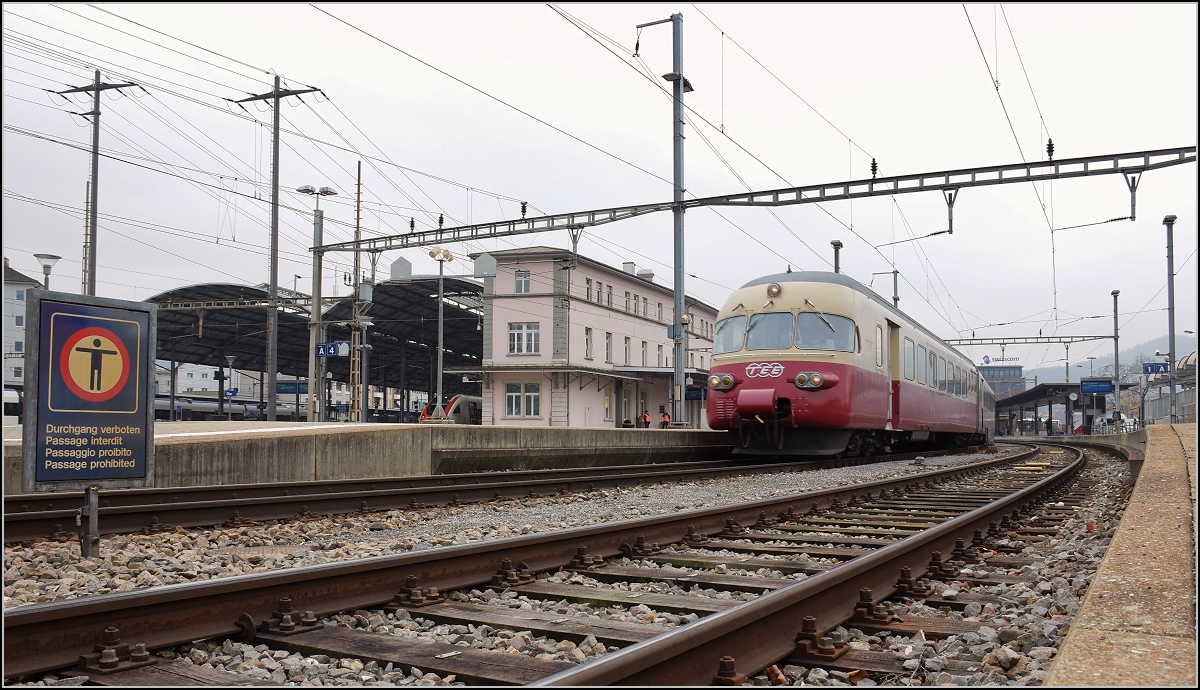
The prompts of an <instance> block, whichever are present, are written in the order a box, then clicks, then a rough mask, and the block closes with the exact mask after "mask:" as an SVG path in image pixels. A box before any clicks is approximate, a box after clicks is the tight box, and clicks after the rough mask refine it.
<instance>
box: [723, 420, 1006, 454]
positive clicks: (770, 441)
mask: <svg viewBox="0 0 1200 690" xmlns="http://www.w3.org/2000/svg"><path fill="white" fill-rule="evenodd" d="M729 433H730V435H731V436H732V437H733V452H734V454H735V455H770V456H820V457H836V458H858V457H872V456H875V455H879V454H883V453H907V452H919V451H923V450H946V449H953V448H966V447H968V446H973V445H983V444H985V443H986V442H987V440H988V439H987V438H986V437H985V435H984V434H979V433H958V432H932V431H883V430H878V429H795V428H791V427H785V426H783V425H781V424H779V423H778V422H776V420H771V419H767V420H764V421H760V420H758V419H752V420H742V423H741V424H740V425H739V426H738V428H737V429H732V430H730V432H729Z"/></svg>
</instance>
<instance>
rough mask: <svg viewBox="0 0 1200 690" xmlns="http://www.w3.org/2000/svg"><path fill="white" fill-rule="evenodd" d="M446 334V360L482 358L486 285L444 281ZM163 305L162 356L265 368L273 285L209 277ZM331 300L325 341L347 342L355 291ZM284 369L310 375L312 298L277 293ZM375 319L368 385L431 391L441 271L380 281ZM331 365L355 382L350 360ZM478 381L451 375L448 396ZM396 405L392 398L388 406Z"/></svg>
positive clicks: (163, 299) (163, 298)
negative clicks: (267, 287)
mask: <svg viewBox="0 0 1200 690" xmlns="http://www.w3.org/2000/svg"><path fill="white" fill-rule="evenodd" d="M445 281H446V306H445V329H446V330H445V335H446V338H445V341H446V354H445V358H446V362H447V366H454V367H475V368H477V367H478V366H479V365H480V364H481V358H482V355H483V338H482V335H483V334H482V332H481V331H480V323H481V319H482V300H481V298H480V295H481V294H482V292H483V286H482V285H480V284H479V283H476V282H474V281H471V280H467V279H462V278H446V279H445ZM146 301H148V302H154V303H156V304H158V305H159V310H158V343H157V349H158V352H157V356H158V358H159V359H163V360H170V359H172V358H173V359H175V360H176V361H179V362H188V363H192V364H202V365H208V366H212V367H214V368H216V367H224V366H228V363H227V362H226V360H225V356H226V355H232V356H234V357H235V358H236V359H235V360H234V367H235V368H237V369H241V370H248V371H262V370H263V368H264V366H265V364H266V345H267V339H266V338H267V332H266V329H267V314H266V306H267V305H268V304H269V302H270V299H269V295H268V294H267V291H266V290H264V289H261V288H256V287H250V286H245V285H229V284H204V285H193V286H189V287H184V288H178V289H175V290H170V291H167V292H164V293H161V294H159V295H156V296H154V297H151V298H149V299H148V300H146ZM329 301H333V302H334V303H333V305H332V306H330V307H328V308H327V309H326V310H325V313H324V319H325V322H326V323H327V324H328V326H329V332H328V338H327V339H328V340H329V341H334V340H349V339H350V331H349V330H348V329H347V328H346V326H345V323H344V322H346V321H348V320H350V319H351V316H352V306H351V305H352V299H351V298H350V297H344V298H337V299H336V300H326V303H328V302H329ZM276 302H278V303H280V304H281V306H280V309H279V312H278V316H279V320H278V328H279V354H278V360H277V361H278V365H279V371H280V372H281V373H283V374H286V375H288V376H298V377H300V378H306V377H307V376H308V357H309V311H308V309H309V304H310V303H311V300H310V299H308V298H304V297H300V298H288V297H283V296H281V297H279V298H277V299H276ZM367 316H368V317H369V318H370V319H371V320H372V321H373V323H374V325H372V326H371V328H370V329H369V330H368V337H369V342H370V344H371V346H372V352H371V357H370V363H369V364H370V366H369V368H370V371H369V383H370V384H371V385H374V386H383V385H386V386H389V387H392V388H402V387H403V388H408V389H411V390H433V389H436V382H435V381H434V380H433V376H434V372H435V371H436V364H435V363H436V349H437V278H436V277H432V278H431V277H417V278H412V279H407V280H398V281H388V282H384V283H380V284H378V285H376V286H375V290H374V302H373V303H372V305H371V308H370V309H369V311H368V312H367ZM326 359H327V365H328V371H329V372H331V373H332V375H333V376H332V378H333V379H334V380H336V381H342V382H346V381H349V378H350V371H349V358H348V357H329V358H326ZM478 386H479V384H478V383H464V382H463V381H462V378H461V376H459V377H453V380H452V379H451V378H447V379H446V381H445V384H444V389H445V390H446V393H447V395H455V394H458V393H471V394H478V393H479V390H478ZM390 406H391V404H390V402H389V407H390Z"/></svg>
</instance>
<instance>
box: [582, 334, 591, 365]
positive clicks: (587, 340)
mask: <svg viewBox="0 0 1200 690" xmlns="http://www.w3.org/2000/svg"><path fill="white" fill-rule="evenodd" d="M583 356H584V357H586V358H588V359H591V358H592V329H590V328H585V329H583Z"/></svg>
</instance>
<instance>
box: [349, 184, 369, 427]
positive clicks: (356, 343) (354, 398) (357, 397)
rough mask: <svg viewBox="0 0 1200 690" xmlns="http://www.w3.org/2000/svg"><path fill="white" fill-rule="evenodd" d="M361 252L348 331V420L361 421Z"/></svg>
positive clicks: (358, 201)
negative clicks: (352, 320)
mask: <svg viewBox="0 0 1200 690" xmlns="http://www.w3.org/2000/svg"><path fill="white" fill-rule="evenodd" d="M360 242H362V161H359V162H358V183H357V192H356V196H355V202H354V244H355V245H356V246H357V245H358V244H359V243H360ZM361 257H362V254H361V253H359V252H354V278H353V279H352V283H353V285H354V296H353V297H354V298H353V300H352V301H351V303H350V304H351V306H352V309H351V314H352V315H353V317H354V322H353V323H352V324H351V331H350V421H352V422H361V421H363V418H362V415H363V410H364V409H365V406H364V404H363V398H364V397H365V393H364V390H365V385H364V383H363V381H364V378H363V370H362V366H363V350H364V349H365V348H366V345H367V338H366V335H367V333H366V331H365V330H364V329H363V328H362V326H361V324H360V322H359V317H360V316H361V314H360V313H359V308H360V305H359V297H361V295H362V286H361V281H360V280H359V273H361V272H362V258H361Z"/></svg>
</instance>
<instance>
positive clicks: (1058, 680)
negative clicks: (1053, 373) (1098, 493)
mask: <svg viewBox="0 0 1200 690" xmlns="http://www.w3.org/2000/svg"><path fill="white" fill-rule="evenodd" d="M1142 434H1144V441H1145V445H1144V446H1142V447H1144V448H1145V452H1144V460H1143V461H1142V462H1141V463H1140V465H1141V468H1140V472H1139V474H1138V475H1137V483H1136V485H1135V487H1134V490H1133V494H1132V496H1131V498H1130V502H1129V507H1128V508H1126V510H1125V514H1124V515H1123V516H1122V518H1121V524H1120V526H1119V527H1118V528H1117V532H1116V534H1115V535H1114V536H1113V540H1112V543H1111V544H1110V545H1109V547H1108V550H1107V551H1106V552H1105V554H1104V560H1103V561H1101V564H1100V570H1099V571H1098V572H1097V574H1096V578H1095V580H1093V582H1092V585H1091V588H1090V589H1089V590H1088V593H1087V596H1086V597H1085V598H1084V600H1083V605H1082V606H1081V607H1080V609H1079V613H1078V614H1077V615H1076V617H1075V621H1074V622H1073V623H1072V624H1071V630H1070V632H1069V633H1068V635H1067V639H1066V641H1065V642H1063V645H1062V649H1061V650H1060V651H1059V653H1058V656H1057V657H1056V658H1055V660H1054V664H1053V665H1052V666H1051V667H1050V673H1049V675H1048V676H1047V677H1046V680H1045V683H1044V684H1045V685H1046V686H1065V685H1138V686H1181V687H1195V685H1196V680H1197V678H1196V675H1197V674H1196V537H1197V532H1196V497H1197V490H1196V474H1197V472H1196V425H1195V424H1176V425H1173V426H1169V425H1152V426H1149V427H1146V428H1145V429H1144V430H1142V431H1140V432H1138V434H1136V435H1142ZM1133 435H1134V434H1130V435H1128V436H1133ZM1093 438H1096V439H1101V438H1105V437H1093ZM1126 444H1128V445H1126ZM1114 445H1115V444H1114ZM1120 445H1122V446H1125V447H1136V446H1138V445H1140V443H1139V442H1138V441H1136V440H1132V439H1122V443H1121V444H1120ZM1131 459H1132V458H1131ZM1135 464H1137V463H1135Z"/></svg>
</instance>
